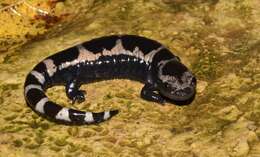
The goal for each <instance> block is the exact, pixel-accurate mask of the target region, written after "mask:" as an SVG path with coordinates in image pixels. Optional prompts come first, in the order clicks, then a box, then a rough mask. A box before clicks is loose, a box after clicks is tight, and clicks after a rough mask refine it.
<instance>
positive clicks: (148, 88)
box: [141, 84, 165, 104]
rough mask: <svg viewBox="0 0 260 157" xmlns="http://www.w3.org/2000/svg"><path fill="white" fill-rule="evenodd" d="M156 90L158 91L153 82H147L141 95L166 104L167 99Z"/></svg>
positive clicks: (149, 99)
mask: <svg viewBox="0 0 260 157" xmlns="http://www.w3.org/2000/svg"><path fill="white" fill-rule="evenodd" d="M154 91H156V89H155V87H154V86H153V85H152V84H145V85H144V87H143V88H142V91H141V97H142V98H143V99H145V100H148V101H153V102H157V103H160V104H164V103H165V99H164V98H163V97H162V96H161V95H160V94H158V93H155V92H154Z"/></svg>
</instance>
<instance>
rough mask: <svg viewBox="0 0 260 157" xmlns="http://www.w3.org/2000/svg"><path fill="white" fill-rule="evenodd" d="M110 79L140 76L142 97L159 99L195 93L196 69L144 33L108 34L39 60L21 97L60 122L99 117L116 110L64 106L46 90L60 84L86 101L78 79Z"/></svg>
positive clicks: (183, 97)
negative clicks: (186, 64)
mask: <svg viewBox="0 0 260 157" xmlns="http://www.w3.org/2000/svg"><path fill="white" fill-rule="evenodd" d="M108 79H130V80H135V81H139V82H142V83H143V84H144V86H143V88H142V89H141V92H140V93H141V94H140V95H141V98H143V99H145V100H147V101H153V102H157V103H160V104H164V103H165V102H166V101H168V100H169V101H173V102H185V101H187V100H190V99H192V98H194V96H195V93H196V78H195V75H194V74H193V73H192V72H191V71H190V70H189V69H188V68H187V67H186V66H185V65H184V64H182V63H181V61H180V58H179V57H177V56H175V55H174V54H173V53H172V52H171V51H170V50H169V49H167V48H166V47H165V46H163V45H162V44H160V43H159V42H157V41H155V40H152V39H148V38H146V37H141V36H136V35H111V36H104V37H99V38H96V39H92V40H90V41H87V42H84V43H82V44H79V45H76V46H74V47H71V48H68V49H65V50H63V51H60V52H58V53H56V54H54V55H51V56H49V57H47V58H46V59H44V60H43V61H41V62H40V63H38V64H37V65H36V66H35V67H34V68H33V69H32V70H31V71H30V72H29V74H28V75H27V77H26V80H25V83H24V95H25V100H26V103H27V104H28V105H29V107H31V108H32V110H34V111H35V112H36V113H38V114H40V115H42V116H44V117H46V118H48V119H50V120H54V121H57V122H60V123H63V124H80V125H83V124H93V123H95V124H96V123H100V122H103V121H105V120H107V119H109V118H111V117H113V116H114V115H116V114H117V113H118V112H119V111H118V110H110V111H104V112H89V111H80V110H76V109H72V108H68V107H62V106H61V105H59V104H57V103H55V102H53V101H51V100H50V99H49V98H48V97H47V96H46V94H45V92H46V90H47V89H48V88H50V87H53V86H55V85H63V86H65V91H66V95H67V97H68V98H69V99H70V100H71V101H72V102H73V103H74V102H78V103H81V102H83V101H85V96H84V95H85V91H83V90H80V86H81V85H82V84H86V83H91V82H94V81H100V80H108Z"/></svg>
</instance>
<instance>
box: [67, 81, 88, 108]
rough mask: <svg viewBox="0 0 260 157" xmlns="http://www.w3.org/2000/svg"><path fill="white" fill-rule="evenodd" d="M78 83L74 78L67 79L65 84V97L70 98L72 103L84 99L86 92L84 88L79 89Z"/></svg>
mask: <svg viewBox="0 0 260 157" xmlns="http://www.w3.org/2000/svg"><path fill="white" fill-rule="evenodd" d="M79 87H80V85H79V84H78V83H77V81H76V80H72V81H69V82H68V83H67V84H66V94H67V97H68V98H69V99H70V100H72V104H74V103H75V102H76V101H77V102H78V103H81V102H83V101H85V96H84V94H86V92H85V91H84V90H79Z"/></svg>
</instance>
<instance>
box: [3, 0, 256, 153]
mask: <svg viewBox="0 0 260 157" xmlns="http://www.w3.org/2000/svg"><path fill="white" fill-rule="evenodd" d="M4 2H5V4H9V3H11V2H13V1H4ZM28 2H30V4H31V5H33V6H34V5H35V4H37V3H38V2H41V1H37V0H33V1H28ZM45 2H46V1H45ZM53 2H55V3H54V4H55V7H54V8H50V6H49V5H47V3H44V2H41V3H40V4H41V5H40V6H39V7H40V8H41V9H44V10H46V9H47V10H48V9H49V10H48V11H50V10H51V9H52V10H53V13H54V14H52V15H56V16H58V17H59V16H60V15H61V14H66V13H69V15H68V16H66V17H65V18H64V19H62V20H60V21H57V23H56V22H54V23H52V25H48V28H46V23H44V20H43V21H41V20H40V21H41V25H39V26H38V22H39V21H38V20H36V21H32V22H35V23H36V24H37V26H36V25H35V27H28V26H30V25H27V24H28V23H26V22H24V21H23V20H22V21H20V20H19V19H20V18H21V17H19V15H16V14H15V13H14V14H13V11H12V10H11V11H10V9H9V11H8V12H6V11H5V12H3V10H1V9H0V10H1V12H0V17H1V19H2V17H7V16H6V15H7V14H8V16H9V15H10V13H12V18H13V19H17V20H16V21H13V22H10V21H8V18H5V19H4V20H5V23H4V24H1V26H0V27H2V28H1V29H0V35H1V38H0V43H1V46H0V47H1V48H0V51H1V52H3V53H1V54H0V106H1V107H0V108H1V110H0V124H1V125H0V156H26V157H30V156H32V157H34V156H35V157H36V156H37V157H38V156H53V157H54V156H59V157H60V156H64V157H69V156H79V157H81V156H82V157H83V156H89V157H93V156H99V157H107V156H119V157H132V156H134V157H144V156H145V157H153V156H154V157H159V156H162V157H213V156H214V157H259V156H260V139H259V138H260V75H259V74H260V67H259V63H260V53H259V52H260V47H259V43H260V40H259V39H260V27H259V25H260V10H259V7H260V3H259V1H258V0H251V1H247V0H241V1H237V0H230V1H225V0H205V1H200V0H192V1H184V0H151V1H144V0H128V1H120V0H109V1H91V0H89V1H87V0H86V1H78V2H77V3H76V2H75V3H73V2H74V1H73V2H69V1H64V2H63V1H53ZM56 2H57V3H56ZM83 2H84V3H83ZM0 4H1V7H2V8H3V7H6V5H3V4H2V2H1V3H0ZM48 4H50V3H48ZM20 7H23V6H20ZM20 7H17V8H15V9H17V10H18V11H20V12H21V13H23V14H24V13H25V12H23V11H24V10H23V8H20ZM29 15H32V16H29V17H30V18H35V15H34V13H33V14H29ZM29 21H30V20H29ZM0 22H2V21H0ZM17 22H18V23H20V22H21V25H23V26H24V27H20V26H21V25H20V24H18V25H17V24H16V23H17ZM27 22H28V21H27ZM29 24H31V23H29ZM33 24H34V23H33ZM9 27H10V29H9ZM3 30H5V31H3ZM9 30H10V31H9ZM24 32H26V33H25V34H29V36H30V37H31V35H32V34H33V37H32V38H30V39H28V40H27V38H24V36H25V34H23V33H24ZM31 32H34V33H31ZM46 32H47V34H46ZM10 34H12V35H10ZM39 34H41V35H39ZM108 34H139V35H144V36H146V37H150V38H153V39H156V40H158V41H160V42H162V43H164V44H165V45H167V46H168V47H169V48H170V49H171V50H173V51H174V52H175V53H176V54H177V55H178V56H180V57H181V59H182V61H183V62H184V63H185V64H186V65H188V66H189V68H191V69H192V71H194V73H195V74H196V75H197V78H198V92H197V96H196V98H195V100H194V101H193V102H192V104H191V105H189V106H184V107H179V106H175V105H172V104H166V105H164V106H161V105H159V104H156V103H151V102H147V101H144V100H142V99H141V98H140V97H139V92H140V89H141V87H142V85H141V84H140V83H138V82H133V81H129V80H113V81H103V82H97V83H93V84H89V85H84V86H83V87H82V89H85V90H86V91H87V98H88V99H87V101H86V102H84V103H81V104H75V105H74V106H72V105H71V104H70V102H69V100H68V99H67V98H66V96H65V93H64V87H54V88H51V89H50V90H48V95H49V97H50V98H51V99H53V100H55V101H56V102H58V103H60V104H62V105H64V106H70V107H74V108H77V109H81V110H90V111H102V110H107V109H111V108H117V109H119V110H120V114H119V115H118V116H116V117H115V118H113V119H111V120H109V121H107V122H104V123H102V124H100V125H90V126H64V125H58V124H55V123H52V122H49V121H47V120H46V119H43V118H41V117H39V116H38V115H37V114H35V113H34V112H32V111H31V109H30V108H29V107H27V106H26V104H25V102H24V98H23V82H24V79H25V76H26V74H27V73H28V72H29V71H30V70H31V68H32V67H33V65H35V64H37V63H38V62H39V61H41V60H42V59H43V58H45V57H46V56H48V55H51V54H53V53H55V52H57V51H59V50H62V49H64V48H67V47H70V46H72V45H75V44H77V43H80V42H82V41H85V40H89V39H91V38H94V37H98V36H103V35H108ZM10 41H11V42H10ZM13 41H22V42H21V43H22V44H19V43H20V42H18V43H16V42H14V43H13ZM28 41H30V43H27V42H28ZM3 43H4V44H3ZM5 44H6V45H5ZM24 44H25V45H24ZM20 45H23V46H22V47H19V46H20ZM13 47H15V49H13ZM6 50H8V51H6Z"/></svg>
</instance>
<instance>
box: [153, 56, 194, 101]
mask: <svg viewBox="0 0 260 157" xmlns="http://www.w3.org/2000/svg"><path fill="white" fill-rule="evenodd" d="M158 78H159V81H158V82H159V83H158V88H159V92H160V94H161V95H163V96H165V97H166V98H168V99H170V100H173V101H178V102H180V101H187V100H189V99H192V98H194V96H195V94H196V78H195V76H194V75H193V74H192V73H191V72H190V71H189V70H188V68H187V67H186V66H185V65H183V64H182V63H180V62H179V61H177V60H168V61H164V62H162V63H161V64H160V66H159V71H158Z"/></svg>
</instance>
